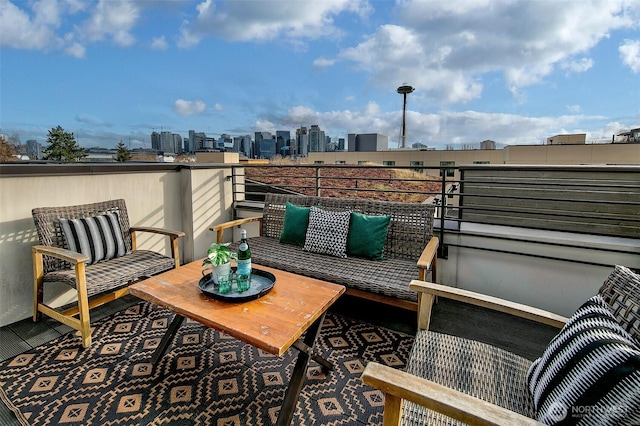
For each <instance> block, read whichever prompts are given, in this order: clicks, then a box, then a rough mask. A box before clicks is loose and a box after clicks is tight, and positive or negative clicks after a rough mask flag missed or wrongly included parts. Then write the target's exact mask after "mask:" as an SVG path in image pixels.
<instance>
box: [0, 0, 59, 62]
mask: <svg viewBox="0 0 640 426" xmlns="http://www.w3.org/2000/svg"><path fill="white" fill-rule="evenodd" d="M43 3H44V4H43ZM56 4H57V3H55V2H51V3H48V2H40V3H34V4H33V5H32V13H33V18H32V17H31V16H29V13H28V12H27V11H25V10H22V9H20V8H18V7H17V6H15V5H14V4H13V3H11V2H9V1H6V0H3V1H0V45H1V46H8V47H12V48H16V49H38V50H40V49H49V48H54V47H56V46H57V45H59V44H61V42H62V40H61V39H60V38H59V37H57V36H56V34H55V28H56V27H57V26H58V25H59V21H58V19H59V14H58V12H57V11H56V10H55V6H56ZM43 8H49V9H51V12H50V13H51V16H50V17H49V18H47V16H46V14H44V13H43Z"/></svg>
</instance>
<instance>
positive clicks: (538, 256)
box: [446, 241, 626, 268]
mask: <svg viewBox="0 0 640 426" xmlns="http://www.w3.org/2000/svg"><path fill="white" fill-rule="evenodd" d="M529 242H530V241H529ZM446 245H448V246H449V247H458V248H464V249H472V250H474V249H475V250H481V251H490V252H494V253H501V254H510V255H517V256H526V257H535V258H538V259H545V260H554V261H560V262H570V263H579V264H582V265H590V266H603V267H607V268H612V267H613V266H614V265H612V264H609V263H600V262H591V261H586V260H580V259H574V258H569V257H557V256H547V255H544V254H537V253H522V252H517V251H513V250H501V249H496V248H492V247H486V246H484V247H477V246H469V245H466V244H458V243H446ZM585 249H589V250H597V251H602V249H601V248H599V247H598V248H596V247H585ZM624 253H626V252H624Z"/></svg>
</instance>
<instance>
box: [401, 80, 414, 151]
mask: <svg viewBox="0 0 640 426" xmlns="http://www.w3.org/2000/svg"><path fill="white" fill-rule="evenodd" d="M414 90H416V89H415V88H414V87H411V86H410V85H409V84H408V83H402V86H400V87H398V93H400V94H401V95H403V96H404V102H403V103H402V148H406V147H407V95H408V94H409V93H411V92H413V91H414Z"/></svg>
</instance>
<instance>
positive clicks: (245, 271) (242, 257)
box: [237, 229, 251, 275]
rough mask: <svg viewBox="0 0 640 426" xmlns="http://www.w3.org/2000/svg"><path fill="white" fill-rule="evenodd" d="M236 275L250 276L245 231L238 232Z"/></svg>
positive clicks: (249, 254)
mask: <svg viewBox="0 0 640 426" xmlns="http://www.w3.org/2000/svg"><path fill="white" fill-rule="evenodd" d="M237 273H238V275H249V274H251V249H250V248H249V243H248V242H247V230H246V229H241V230H240V245H239V246H238V270H237Z"/></svg>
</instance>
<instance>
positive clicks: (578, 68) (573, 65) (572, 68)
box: [560, 58, 593, 73]
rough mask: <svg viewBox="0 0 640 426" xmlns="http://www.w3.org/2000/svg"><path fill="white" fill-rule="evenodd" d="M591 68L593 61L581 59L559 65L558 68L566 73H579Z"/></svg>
mask: <svg viewBox="0 0 640 426" xmlns="http://www.w3.org/2000/svg"><path fill="white" fill-rule="evenodd" d="M592 67H593V59H591V58H581V59H579V60H575V61H566V62H563V63H561V64H560V68H562V69H563V70H565V71H567V73H580V72H585V71H587V70H589V69H590V68H592Z"/></svg>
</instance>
